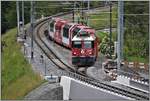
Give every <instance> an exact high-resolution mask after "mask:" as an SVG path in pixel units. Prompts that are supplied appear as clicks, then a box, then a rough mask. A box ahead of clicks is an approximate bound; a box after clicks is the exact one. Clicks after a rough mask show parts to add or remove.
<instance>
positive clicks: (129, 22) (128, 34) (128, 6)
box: [124, 1, 149, 63]
mask: <svg viewBox="0 0 150 101" xmlns="http://www.w3.org/2000/svg"><path fill="white" fill-rule="evenodd" d="M148 8H149V3H148V1H136V2H133V1H130V2H129V1H128V2H127V1H126V2H125V14H127V15H125V36H124V41H125V42H124V44H125V46H124V58H125V59H126V60H135V61H140V62H146V63H148V54H149V52H148V51H149V49H148V45H149V42H148V40H149V39H148V34H149V30H148V28H149V23H148V22H149V16H148V14H149V10H148Z"/></svg>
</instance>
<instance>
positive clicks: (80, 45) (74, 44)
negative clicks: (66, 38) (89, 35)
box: [72, 41, 82, 48]
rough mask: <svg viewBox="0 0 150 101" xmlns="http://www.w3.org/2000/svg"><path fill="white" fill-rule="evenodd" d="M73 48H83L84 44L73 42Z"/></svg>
mask: <svg viewBox="0 0 150 101" xmlns="http://www.w3.org/2000/svg"><path fill="white" fill-rule="evenodd" d="M72 47H73V48H81V47H82V44H81V42H80V41H73V42H72Z"/></svg>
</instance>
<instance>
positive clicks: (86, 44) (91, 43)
mask: <svg viewBox="0 0 150 101" xmlns="http://www.w3.org/2000/svg"><path fill="white" fill-rule="evenodd" d="M84 48H94V41H85V42H84Z"/></svg>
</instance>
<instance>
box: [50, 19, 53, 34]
mask: <svg viewBox="0 0 150 101" xmlns="http://www.w3.org/2000/svg"><path fill="white" fill-rule="evenodd" d="M50 31H52V32H54V21H52V22H51V23H50Z"/></svg>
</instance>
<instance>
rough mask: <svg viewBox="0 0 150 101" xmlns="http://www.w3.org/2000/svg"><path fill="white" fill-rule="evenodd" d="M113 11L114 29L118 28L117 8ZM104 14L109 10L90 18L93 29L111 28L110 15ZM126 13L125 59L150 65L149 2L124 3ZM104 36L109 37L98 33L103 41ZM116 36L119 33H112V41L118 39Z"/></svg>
mask: <svg viewBox="0 0 150 101" xmlns="http://www.w3.org/2000/svg"><path fill="white" fill-rule="evenodd" d="M108 8H109V7H108ZM112 11H113V13H112V27H114V28H117V7H114V8H113V10H112ZM103 12H109V9H105V10H104V11H102V13H101V12H100V13H99V14H97V15H91V16H90V18H91V20H90V26H91V27H93V28H95V29H105V28H109V13H104V14H103ZM124 13H125V15H124V21H125V22H124V23H125V24H124V25H125V27H124V59H125V60H128V61H139V62H145V63H148V54H149V53H148V51H149V49H148V45H149V42H148V33H149V31H148V28H149V23H148V22H149V17H148V14H149V12H148V1H126V2H124ZM94 19H95V20H94ZM103 19H104V20H103ZM105 19H108V20H105ZM104 34H105V35H107V34H106V33H104V32H101V31H98V32H97V35H98V37H99V38H100V40H101V41H102V40H103V38H104V37H105V35H104ZM116 35H117V32H113V33H112V37H113V39H112V40H114V41H115V40H116V39H117V38H116ZM104 54H105V53H104Z"/></svg>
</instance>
